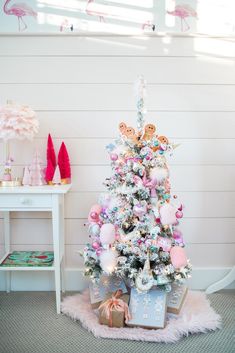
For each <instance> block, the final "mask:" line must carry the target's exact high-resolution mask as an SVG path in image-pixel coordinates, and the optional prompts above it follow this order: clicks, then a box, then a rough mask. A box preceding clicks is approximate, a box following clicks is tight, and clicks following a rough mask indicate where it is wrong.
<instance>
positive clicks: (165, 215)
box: [159, 203, 177, 226]
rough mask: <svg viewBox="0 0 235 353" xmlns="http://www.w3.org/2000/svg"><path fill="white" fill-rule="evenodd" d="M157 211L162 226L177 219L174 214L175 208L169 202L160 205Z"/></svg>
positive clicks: (170, 223)
mask: <svg viewBox="0 0 235 353" xmlns="http://www.w3.org/2000/svg"><path fill="white" fill-rule="evenodd" d="M159 213H160V218H161V223H162V225H163V226H165V225H172V224H174V223H175V222H176V220H177V219H176V215H175V213H176V209H175V207H174V206H172V205H171V204H170V203H165V204H164V205H163V206H161V208H160V210H159Z"/></svg>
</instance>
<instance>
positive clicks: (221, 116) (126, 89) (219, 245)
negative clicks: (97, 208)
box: [0, 35, 235, 289]
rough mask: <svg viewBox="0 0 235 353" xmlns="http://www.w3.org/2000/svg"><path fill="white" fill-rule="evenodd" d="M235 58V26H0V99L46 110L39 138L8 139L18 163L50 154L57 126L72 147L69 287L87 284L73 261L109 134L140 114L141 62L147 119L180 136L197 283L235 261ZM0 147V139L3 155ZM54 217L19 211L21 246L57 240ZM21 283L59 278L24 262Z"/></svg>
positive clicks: (16, 236)
mask: <svg viewBox="0 0 235 353" xmlns="http://www.w3.org/2000/svg"><path fill="white" fill-rule="evenodd" d="M234 68H235V40H234V39H233V38H212V37H211V38H209V37H184V36H179V37H174V36H171V37H167V36H162V37H161V36H142V37H129V36H102V35H100V36H95V35H94V36H87V37H86V36H78V35H69V36H67V35H64V36H63V35H62V36H53V35H51V36H33V35H30V36H0V102H1V103H4V102H5V101H6V100H7V99H11V100H14V101H17V102H21V103H27V104H29V105H30V106H32V107H33V108H34V109H35V110H36V111H37V115H38V118H39V120H40V132H39V134H38V136H37V138H36V140H35V142H34V143H33V144H32V143H29V142H15V143H12V144H11V151H12V155H13V156H14V158H15V171H19V172H20V171H21V170H22V167H23V166H24V165H25V164H27V163H29V162H30V161H31V158H32V154H33V149H34V148H35V147H37V148H38V150H39V151H40V152H41V154H42V156H43V157H44V158H45V150H46V137H47V134H48V132H51V134H52V136H53V137H54V141H55V146H56V148H57V150H58V147H59V144H60V143H61V140H62V139H63V140H64V141H65V143H66V144H67V147H68V150H69V152H70V156H71V163H72V173H73V187H72V191H71V192H70V193H69V195H68V196H67V198H66V266H67V288H69V289H77V288H80V287H81V286H82V285H83V282H82V281H81V276H80V272H79V271H76V269H78V268H81V266H82V260H81V258H80V257H79V255H78V253H77V250H80V249H82V247H83V244H84V243H85V242H86V241H87V239H88V237H87V232H86V228H84V226H83V223H84V221H85V220H86V216H87V213H88V210H89V208H90V206H91V205H92V204H93V203H94V202H96V200H97V197H98V195H99V192H101V191H102V190H104V188H103V186H102V181H103V180H104V179H105V177H106V176H108V175H109V174H110V168H109V160H108V158H107V154H106V152H105V145H106V144H107V143H109V142H110V141H111V140H112V139H113V138H115V136H116V135H117V133H118V131H117V125H118V123H119V122H120V121H122V120H124V121H127V122H128V123H129V124H131V125H133V126H134V125H135V100H134V95H133V86H132V85H133V81H134V80H135V79H136V77H137V75H139V74H140V73H141V74H143V75H144V76H145V78H146V79H147V81H148V104H147V105H148V111H149V112H148V121H149V122H153V123H155V124H156V125H157V131H158V132H159V133H160V134H164V135H167V136H169V137H170V139H171V140H173V141H175V142H176V143H178V142H179V143H181V147H179V148H178V149H177V150H176V152H175V156H174V157H173V158H171V159H170V164H171V181H172V186H173V189H174V191H175V192H176V193H177V194H178V195H179V197H180V199H181V200H182V201H183V203H184V204H185V205H186V208H185V218H184V219H183V221H182V225H181V229H182V231H183V233H184V237H185V240H186V243H187V253H188V256H189V258H190V259H191V262H192V264H193V266H194V268H195V271H194V275H193V279H192V281H191V286H192V287H194V288H196V287H197V288H205V287H206V286H207V285H208V284H210V283H212V282H213V281H214V280H216V279H219V278H221V276H223V275H224V274H225V273H226V271H228V269H229V268H230V267H231V266H232V265H233V264H234V262H235V259H234V258H235V241H234V234H235V186H234V185H235V183H234V181H235V155H234V151H235V69H234ZM3 158H4V157H3V148H2V144H1V145H0V161H3ZM48 217H49V215H48V214H46V213H37V214H35V213H32V214H30V213H24V214H17V213H13V214H12V218H13V221H12V244H13V248H14V249H50V246H51V245H50V244H51V226H50V220H49V219H48ZM0 246H1V247H3V227H2V219H0ZM2 279H3V277H0V280H2ZM22 280H23V281H22ZM80 281H81V282H80ZM22 283H23V285H22ZM81 283H82V284H81ZM12 286H13V288H14V289H50V288H52V286H53V281H52V278H51V277H50V275H47V274H38V276H37V278H36V279H35V278H32V277H30V274H20V273H17V274H15V275H14V276H13V280H12ZM0 288H1V289H3V288H4V283H3V281H1V285H0Z"/></svg>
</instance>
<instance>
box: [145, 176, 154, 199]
mask: <svg viewBox="0 0 235 353" xmlns="http://www.w3.org/2000/svg"><path fill="white" fill-rule="evenodd" d="M142 180H143V185H144V186H145V187H146V188H149V189H150V193H151V197H156V196H157V193H156V185H157V179H156V178H154V179H147V177H146V173H144V175H143V178H142Z"/></svg>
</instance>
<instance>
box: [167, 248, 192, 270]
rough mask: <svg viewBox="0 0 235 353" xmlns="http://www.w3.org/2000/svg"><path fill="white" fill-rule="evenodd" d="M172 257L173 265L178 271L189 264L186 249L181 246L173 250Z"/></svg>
mask: <svg viewBox="0 0 235 353" xmlns="http://www.w3.org/2000/svg"><path fill="white" fill-rule="evenodd" d="M170 257H171V263H172V265H173V266H174V267H175V268H177V269H179V268H181V267H184V266H186V265H187V263H188V261H187V256H186V253H185V251H184V248H182V247H181V246H174V247H173V248H171V251H170Z"/></svg>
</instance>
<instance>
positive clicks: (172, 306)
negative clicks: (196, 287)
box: [167, 283, 188, 314]
mask: <svg viewBox="0 0 235 353" xmlns="http://www.w3.org/2000/svg"><path fill="white" fill-rule="evenodd" d="M187 292H188V288H187V286H185V285H180V284H176V283H173V284H172V289H171V292H170V293H168V295H167V312H168V313H173V314H179V313H180V310H181V308H182V306H183V303H184V301H185V298H186V295H187Z"/></svg>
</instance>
